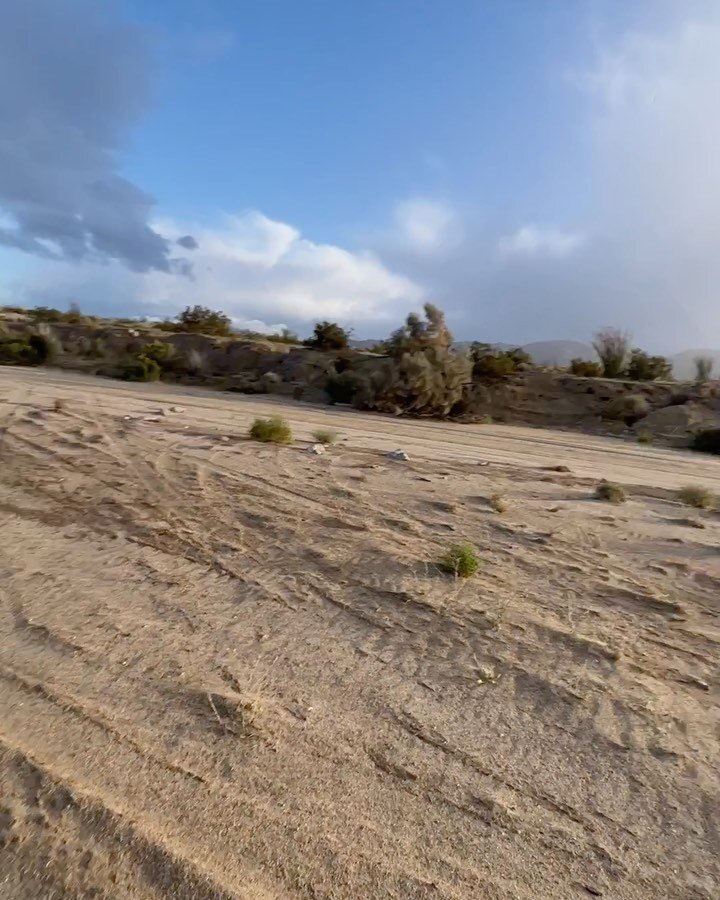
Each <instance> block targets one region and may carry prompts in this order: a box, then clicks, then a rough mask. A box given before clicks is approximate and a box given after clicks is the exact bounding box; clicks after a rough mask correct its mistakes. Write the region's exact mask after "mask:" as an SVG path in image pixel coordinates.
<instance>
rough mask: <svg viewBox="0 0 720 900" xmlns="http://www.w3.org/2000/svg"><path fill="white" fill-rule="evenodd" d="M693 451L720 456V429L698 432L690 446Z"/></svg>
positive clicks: (706, 429)
mask: <svg viewBox="0 0 720 900" xmlns="http://www.w3.org/2000/svg"><path fill="white" fill-rule="evenodd" d="M690 448H691V449H692V450H697V451H698V452H700V453H713V454H715V455H716V456H720V428H703V429H702V430H701V431H697V432H696V433H695V435H694V437H693V439H692V443H691V444H690Z"/></svg>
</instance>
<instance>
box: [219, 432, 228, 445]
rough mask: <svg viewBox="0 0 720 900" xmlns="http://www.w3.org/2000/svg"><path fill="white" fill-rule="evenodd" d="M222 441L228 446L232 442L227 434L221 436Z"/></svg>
mask: <svg viewBox="0 0 720 900" xmlns="http://www.w3.org/2000/svg"><path fill="white" fill-rule="evenodd" d="M220 440H221V441H222V442H223V443H224V444H227V443H228V442H229V441H230V438H229V437H228V436H227V435H226V434H221V435H220Z"/></svg>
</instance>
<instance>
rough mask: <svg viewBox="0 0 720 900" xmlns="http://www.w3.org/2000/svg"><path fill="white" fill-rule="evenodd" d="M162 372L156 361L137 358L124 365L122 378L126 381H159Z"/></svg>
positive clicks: (143, 357)
mask: <svg viewBox="0 0 720 900" xmlns="http://www.w3.org/2000/svg"><path fill="white" fill-rule="evenodd" d="M160 371H161V370H160V366H159V365H158V363H157V362H156V361H155V360H154V359H148V357H147V356H136V357H135V358H134V359H131V360H130V361H129V362H127V363H126V364H125V365H124V367H123V371H122V377H123V379H124V380H125V381H158V380H159V379H160Z"/></svg>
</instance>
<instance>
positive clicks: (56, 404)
mask: <svg viewBox="0 0 720 900" xmlns="http://www.w3.org/2000/svg"><path fill="white" fill-rule="evenodd" d="M66 408H67V400H63V399H62V398H61V397H57V398H56V399H55V400H54V401H53V409H54V410H55V412H62V411H63V410H64V409H66Z"/></svg>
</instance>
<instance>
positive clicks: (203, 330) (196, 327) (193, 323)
mask: <svg viewBox="0 0 720 900" xmlns="http://www.w3.org/2000/svg"><path fill="white" fill-rule="evenodd" d="M230 325H231V320H230V317H229V316H226V315H225V313H224V312H221V311H220V310H212V309H208V307H207V306H200V305H199V304H195V306H186V307H185V309H184V310H183V311H182V312H181V313H178V315H177V316H176V317H175V321H170V320H169V319H166V320H165V321H164V322H157V323H156V324H155V327H156V328H159V329H160V330H162V331H183V332H190V333H192V334H216V335H220V336H221V337H226V336H227V335H229V334H230V330H231V329H230Z"/></svg>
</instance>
